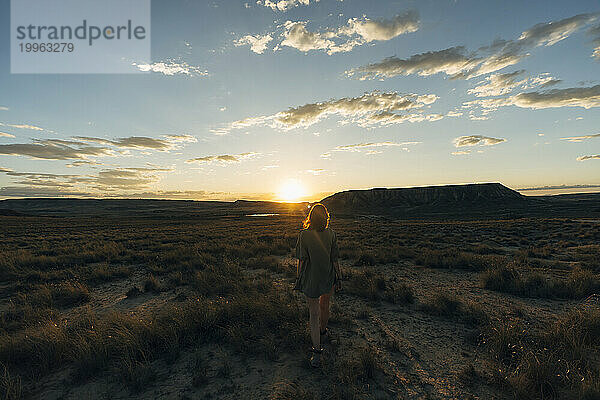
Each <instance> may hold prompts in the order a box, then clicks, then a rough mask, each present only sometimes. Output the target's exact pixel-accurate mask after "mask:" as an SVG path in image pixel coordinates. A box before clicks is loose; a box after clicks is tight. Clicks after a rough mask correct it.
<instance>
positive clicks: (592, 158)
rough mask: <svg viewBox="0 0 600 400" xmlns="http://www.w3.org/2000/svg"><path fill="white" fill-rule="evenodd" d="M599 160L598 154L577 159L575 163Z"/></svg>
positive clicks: (599, 155)
mask: <svg viewBox="0 0 600 400" xmlns="http://www.w3.org/2000/svg"><path fill="white" fill-rule="evenodd" d="M586 160H600V154H596V155H591V156H581V157H577V161H586Z"/></svg>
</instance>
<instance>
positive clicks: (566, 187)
mask: <svg viewBox="0 0 600 400" xmlns="http://www.w3.org/2000/svg"><path fill="white" fill-rule="evenodd" d="M594 188H600V185H547V186H535V187H526V188H521V189H516V190H518V191H520V192H526V191H538V190H560V189H594Z"/></svg>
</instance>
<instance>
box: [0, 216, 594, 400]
mask: <svg viewBox="0 0 600 400" xmlns="http://www.w3.org/2000/svg"><path fill="white" fill-rule="evenodd" d="M0 218H2V223H3V228H4V231H3V234H4V236H3V241H2V242H0V254H1V257H0V280H1V282H0V283H1V288H0V293H1V294H2V296H1V297H0V308H1V311H2V312H1V313H0V363H1V365H0V375H1V376H0V377H1V381H0V398H7V399H18V398H23V397H25V398H27V397H31V395H32V394H31V392H30V391H31V389H32V387H33V384H32V383H33V382H34V380H36V381H37V380H39V379H40V378H45V377H50V376H53V374H55V373H57V372H58V371H59V370H62V371H64V370H66V371H68V374H69V375H68V378H67V381H66V382H68V384H71V385H85V384H87V383H89V382H90V381H91V380H92V378H94V379H95V378H98V377H101V379H112V380H115V381H118V382H122V385H121V386H122V387H124V388H126V389H125V390H126V391H129V392H131V393H132V394H135V393H142V392H145V391H146V390H154V388H153V386H159V385H162V384H163V383H162V382H160V379H162V377H163V370H164V368H163V367H164V366H167V367H168V368H167V370H171V368H172V367H174V366H176V367H177V368H173V370H178V368H179V369H180V368H181V366H180V365H179V364H178V363H181V362H183V361H184V360H185V362H189V363H190V364H189V365H190V368H189V369H190V372H189V376H188V379H189V382H188V383H186V384H188V385H189V387H191V388H193V390H194V391H196V392H195V393H204V394H206V396H207V397H210V396H213V398H218V397H219V396H220V395H221V394H223V393H230V392H235V391H237V390H243V389H240V388H239V386H237V384H236V383H235V380H236V379H237V377H238V375H239V369H240V368H244V369H246V368H253V367H254V366H255V365H267V366H271V365H272V364H271V363H274V362H277V361H278V360H279V362H281V361H282V359H283V360H286V362H287V360H288V359H289V357H304V356H305V350H306V349H307V348H309V346H310V342H309V335H308V328H307V325H306V323H307V320H308V317H307V310H306V305H305V302H304V300H303V298H301V297H300V298H298V297H297V296H296V295H297V293H293V292H291V289H290V286H291V278H292V277H293V275H294V274H295V270H294V266H293V264H290V263H289V261H288V260H289V259H286V258H285V257H289V256H290V254H291V251H292V250H293V246H294V245H295V240H296V238H297V234H296V232H297V230H298V229H299V227H300V219H301V218H300V217H299V216H281V217H277V218H278V219H277V220H276V222H273V221H270V220H269V221H266V220H260V221H257V220H254V219H252V220H244V219H235V218H231V219H206V218H204V219H197V220H193V219H192V220H188V221H186V220H147V219H143V218H138V219H130V220H116V219H114V220H111V219H110V218H109V219H94V220H89V219H85V220H84V219H77V218H61V219H56V218H54V219H50V218H48V219H46V218H30V219H28V220H27V223H26V224H24V223H22V220H21V217H18V218H17V217H0ZM332 221H333V224H334V226H333V227H334V229H336V231H337V232H338V237H339V246H340V253H341V257H342V264H343V270H344V271H343V272H344V276H345V277H346V281H344V282H343V291H342V293H341V295H340V296H339V297H337V298H335V299H334V306H333V308H332V317H331V324H330V326H331V328H332V329H331V330H332V332H333V335H334V336H333V337H334V338H335V342H336V344H335V345H333V344H331V345H330V346H331V347H330V350H331V353H330V354H325V356H324V361H323V364H324V366H323V371H322V374H323V375H322V376H323V382H324V383H323V385H324V386H326V389H324V387H319V386H317V387H312V386H311V387H309V386H305V385H301V384H300V383H299V382H298V381H296V380H295V377H294V376H290V377H289V380H288V379H287V378H288V377H286V380H281V378H279V377H278V378H277V379H274V380H273V382H279V383H278V384H276V385H274V386H273V385H272V384H271V383H269V387H268V388H266V391H267V392H268V394H266V395H265V396H270V397H271V398H273V399H286V398H299V399H304V398H305V399H314V398H323V397H325V398H332V399H335V398H377V396H379V397H385V394H384V393H386V394H387V392H384V391H385V390H387V388H395V389H397V388H399V387H401V386H399V385H398V384H395V383H393V380H394V379H397V376H392V375H390V373H389V372H386V371H387V370H389V369H390V368H392V367H391V366H393V363H394V362H397V363H398V365H397V368H398V371H407V370H409V368H411V367H414V365H412V363H419V362H420V361H419V354H418V353H419V352H420V350H421V349H419V348H413V347H411V345H412V343H411V340H412V338H411V335H412V334H414V332H412V331H410V329H412V327H413V326H415V325H414V324H419V323H420V322H419V321H421V320H423V319H425V320H428V321H429V323H432V320H433V323H436V324H440V325H443V326H444V327H447V328H448V329H450V330H451V332H452V335H453V336H454V337H455V339H453V340H455V341H456V343H457V344H456V346H476V345H477V343H479V342H478V341H479V340H480V339H481V340H482V341H483V342H484V344H485V349H487V351H488V353H485V355H484V354H479V355H478V357H480V358H481V357H484V356H485V357H488V360H487V362H488V363H490V365H493V363H495V364H496V367H495V368H492V370H490V371H488V370H486V369H485V368H487V365H488V364H480V363H476V362H475V361H474V359H473V358H470V356H464V360H462V361H460V360H461V357H463V356H461V355H460V354H459V355H457V357H458V359H459V361H457V362H458V363H459V364H460V365H461V367H460V369H458V370H455V371H454V372H453V373H452V374H451V375H449V376H450V377H449V378H445V379H450V380H452V379H454V380H455V381H454V382H451V383H458V384H457V385H456V387H464V388H469V389H468V391H474V392H476V391H477V390H479V389H478V388H479V387H480V386H481V385H483V386H485V385H488V383H489V382H494V381H495V380H496V381H497V382H496V383H499V385H496V386H493V388H492V389H490V387H491V386H490V387H488V389H487V390H492V391H504V392H506V393H509V394H510V395H514V396H517V397H519V396H520V397H519V398H524V399H529V398H530V399H538V398H539V399H541V398H556V399H558V398H581V399H595V398H597V397H598V393H599V387H600V383H599V379H598V372H597V371H598V361H597V360H598V347H597V344H596V343H597V342H598V341H599V340H598V332H597V331H598V327H597V326H596V325H597V319H598V317H597V315H596V316H594V315H595V314H594V313H593V312H591V311H585V312H584V311H583V310H579V311H572V312H567V313H566V314H565V315H564V316H561V315H560V314H561V313H562V311H560V310H563V309H565V310H571V309H573V308H574V307H576V306H577V304H578V303H579V302H581V301H583V299H586V298H587V297H588V296H590V295H592V294H595V293H596V294H597V293H598V292H599V287H600V286H599V284H598V282H599V277H598V268H597V266H598V245H597V241H598V239H600V225H599V224H587V225H586V226H585V229H583V228H582V226H583V224H582V223H580V222H578V221H575V220H551V219H549V220H544V219H515V220H507V221H470V222H435V223H433V222H427V221H421V222H407V221H396V220H382V221H379V220H369V224H356V223H355V222H354V220H352V219H347V220H345V219H336V218H334V219H333V220H332ZM542 231H543V232H544V234H543V235H542V234H540V232H542ZM265 232H267V233H265ZM415 264H418V265H419V267H418V268H415ZM422 273H427V274H432V275H431V276H434V277H436V276H438V275H439V276H442V277H444V278H443V279H445V280H443V279H441V280H440V281H439V282H437V280H435V278H434V282H429V283H431V285H430V286H427V287H426V288H425V287H420V286H419V284H417V283H416V282H415V281H413V278H414V277H417V276H419V274H422ZM436 274H437V275H436ZM478 276H479V277H480V279H481V285H480V286H483V287H484V288H485V289H488V290H483V289H482V288H481V287H477V286H478V283H477V277H478ZM449 277H451V278H449ZM455 282H459V285H464V287H463V288H459V289H456V288H454V287H452V286H449V285H453V284H454V283H455ZM473 282H475V283H473ZM115 288H117V289H115ZM489 290H492V291H493V292H490V291H489ZM113 291H116V292H115V293H113ZM450 293H460V296H456V295H452V294H450ZM463 293H464V295H463ZM503 293H508V294H512V295H516V296H517V297H514V298H511V302H512V304H510V305H508V304H504V302H503V301H502V300H501V298H502V297H501V296H503ZM492 295H493V296H495V297H494V302H496V303H497V304H498V305H499V309H498V310H496V309H495V308H494V307H490V306H489V302H488V303H485V302H482V303H479V302H478V300H480V299H486V298H487V297H486V296H492ZM107 296H109V297H110V296H113V297H111V298H110V301H113V302H115V303H116V304H118V307H112V305H109V306H108V307H107V304H112V303H107V302H106V297H107ZM498 296H500V297H498ZM532 297H533V298H536V300H535V302H536V307H538V306H537V304H538V303H540V304H544V305H545V304H551V306H552V307H550V306H548V307H547V308H545V309H544V310H545V313H546V315H540V314H539V313H538V312H537V310H538V309H537V308H535V307H532V306H531V302H532V300H531V299H530V298H532ZM498 299H500V300H498ZM546 299H554V300H552V301H548V300H546ZM572 299H576V300H577V301H573V300H572ZM348 304H351V307H349V306H348ZM555 305H560V307H555ZM504 306H506V307H504ZM382 310H383V311H385V313H387V314H385V313H384V314H382V312H383V311H382ZM423 313H426V314H428V316H425V315H424V314H423ZM432 316H433V317H432ZM503 316H510V318H511V320H510V321H507V322H506V323H500V322H499V319H498V318H500V317H503ZM384 317H385V318H389V320H386V321H384V322H385V323H387V324H392V325H390V327H389V329H391V330H390V332H392V331H393V332H392V333H393V335H392V336H389V335H384V336H382V337H377V334H373V332H372V329H371V330H370V327H372V326H373V324H374V323H376V321H379V320H380V319H382V320H383V319H385V318H384ZM555 320H557V321H556V322H554V321H555ZM394 324H396V325H394ZM411 324H412V325H411ZM357 327H360V328H361V329H360V330H358V329H357ZM421 328H422V329H425V328H423V327H421ZM440 329H442V328H440ZM443 329H446V328H443ZM338 332H339V334H338ZM378 332H379V331H378ZM357 333H358V335H357ZM361 335H364V337H363V336H361ZM373 335H375V336H373ZM404 335H406V336H404ZM391 337H393V338H394V340H390V338H391ZM349 338H350V339H349ZM215 343H218V344H219V345H220V346H222V348H223V349H224V351H223V353H224V354H225V353H226V354H235V355H236V357H240V359H241V360H242V361H239V362H238V359H237V358H232V357H231V356H224V355H217V356H215V357H213V358H210V359H209V358H207V357H206V355H205V354H204V353H203V352H205V349H206V348H207V347H209V346H214V344H215ZM190 351H193V352H194V353H197V356H196V355H195V356H194V357H192V359H191V360H190V356H189V355H188V353H189V352H190ZM473 352H474V351H473V349H470V350H469V353H471V354H472V353H473ZM285 353H291V356H290V354H285ZM389 354H392V356H389ZM232 360H236V361H232ZM240 363H241V364H243V365H241V364H240ZM440 363H443V361H440ZM238 364H240V365H238ZM298 364H300V361H298ZM415 365H416V364H415ZM419 368H423V364H421V366H420V367H419ZM426 368H428V367H426ZM436 368H437V367H436ZM159 372H160V373H159ZM428 372H429V373H433V372H432V371H428ZM263 373H264V372H263ZM305 373H306V372H303V374H305ZM319 373H321V372H319ZM400 376H402V374H400ZM159 378H160V379H159ZM46 379H47V378H46ZM582 379H583V380H582ZM404 384H407V383H406V382H405V383H404ZM413 384H414V382H409V383H408V385H413ZM386 385H388V386H386ZM366 388H368V389H366ZM376 388H378V389H381V391H380V392H377V393H378V394H375V393H376V391H374V389H376ZM412 389H414V388H411V390H412ZM465 390H467V389H465ZM242 393H243V392H242ZM420 394H422V395H423V396H426V394H425V392H422V393H420ZM236 395H237V394H236ZM397 395H398V396H400V397H401V396H402V393H401V392H398V393H397ZM191 397H192V398H193V396H191ZM457 397H460V396H458V395H457Z"/></svg>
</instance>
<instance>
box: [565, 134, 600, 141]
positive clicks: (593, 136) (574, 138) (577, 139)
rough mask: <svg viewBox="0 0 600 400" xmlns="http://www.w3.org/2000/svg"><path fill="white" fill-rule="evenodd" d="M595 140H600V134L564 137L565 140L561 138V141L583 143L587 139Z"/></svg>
mask: <svg viewBox="0 0 600 400" xmlns="http://www.w3.org/2000/svg"><path fill="white" fill-rule="evenodd" d="M594 138H600V133H595V134H593V135H585V136H571V137H564V138H560V140H568V141H569V142H581V141H583V140H586V139H594Z"/></svg>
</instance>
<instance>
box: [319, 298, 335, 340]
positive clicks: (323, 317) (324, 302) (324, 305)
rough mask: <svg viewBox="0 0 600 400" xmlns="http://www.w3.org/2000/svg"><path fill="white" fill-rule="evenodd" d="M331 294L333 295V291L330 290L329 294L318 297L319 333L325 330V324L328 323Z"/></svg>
mask: <svg viewBox="0 0 600 400" xmlns="http://www.w3.org/2000/svg"><path fill="white" fill-rule="evenodd" d="M332 294H333V289H331V292H329V293H327V294H324V295H322V296H321V297H319V308H320V318H319V325H320V330H321V332H324V331H325V329H326V328H327V322H329V300H330V299H331V295H332Z"/></svg>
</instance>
